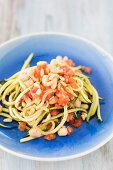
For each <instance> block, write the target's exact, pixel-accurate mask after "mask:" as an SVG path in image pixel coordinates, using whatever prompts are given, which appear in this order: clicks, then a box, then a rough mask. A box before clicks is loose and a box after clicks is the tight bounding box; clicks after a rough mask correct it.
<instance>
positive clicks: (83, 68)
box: [82, 67, 92, 74]
mask: <svg viewBox="0 0 113 170" xmlns="http://www.w3.org/2000/svg"><path fill="white" fill-rule="evenodd" d="M82 70H83V71H84V72H85V73H87V74H90V73H91V71H92V69H91V68H90V67H82Z"/></svg>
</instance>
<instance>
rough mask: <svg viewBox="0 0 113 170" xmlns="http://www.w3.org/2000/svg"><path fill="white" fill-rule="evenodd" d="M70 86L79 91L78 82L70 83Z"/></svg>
mask: <svg viewBox="0 0 113 170" xmlns="http://www.w3.org/2000/svg"><path fill="white" fill-rule="evenodd" d="M70 85H71V87H73V88H74V89H77V88H78V86H77V84H76V82H73V83H70Z"/></svg>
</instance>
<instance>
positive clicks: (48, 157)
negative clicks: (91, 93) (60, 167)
mask: <svg viewBox="0 0 113 170" xmlns="http://www.w3.org/2000/svg"><path fill="white" fill-rule="evenodd" d="M31 52H34V54H35V56H34V58H33V61H32V65H35V64H36V62H37V61H40V60H47V61H48V62H49V61H50V60H51V59H52V58H54V57H56V56H57V55H62V56H65V55H66V56H68V57H69V58H71V59H72V60H74V61H75V63H76V64H77V65H79V64H80V65H85V66H89V67H91V68H92V70H93V72H92V75H91V76H90V79H91V82H92V83H93V85H94V86H95V87H96V89H97V90H98V92H99V94H100V96H101V97H103V98H104V99H105V100H104V103H102V104H101V114H102V118H103V123H99V122H98V121H97V118H96V117H94V118H93V119H91V121H90V122H89V123H87V122H84V123H83V125H82V126H81V127H80V128H79V129H75V130H74V133H73V134H72V135H70V136H66V137H59V136H58V137H57V139H56V140H53V141H46V140H44V139H43V138H40V139H35V140H32V141H29V142H26V143H20V142H19V140H20V139H21V138H22V137H23V136H24V135H25V134H24V133H23V132H20V131H19V130H18V129H17V128H15V129H3V128H0V148H1V149H4V150H5V151H7V152H9V153H12V154H14V155H16V156H20V157H22V158H27V159H32V160H39V161H58V160H67V159H71V158H76V157H80V156H83V155H86V154H88V153H90V152H92V151H94V150H96V149H98V148H99V147H101V146H102V145H104V144H105V143H106V142H108V141H109V140H110V139H111V138H112V136H113V104H112V103H113V90H112V89H113V59H112V57H111V56H110V55H109V54H108V53H107V52H105V51H104V50H103V49H101V48H100V47H98V46H97V45H95V44H94V43H92V42H90V41H88V40H86V39H83V38H80V37H75V36H71V35H64V34H58V33H48V34H43V33H42V34H33V35H27V36H23V37H20V38H16V39H14V40H11V41H8V42H7V43H5V44H3V45H2V46H0V79H1V80H2V79H4V78H7V77H9V76H11V75H12V74H14V73H15V72H17V71H19V70H20V68H21V66H22V64H23V62H24V60H25V59H26V58H27V56H28V55H29V54H30V53H31ZM0 122H2V118H0Z"/></svg>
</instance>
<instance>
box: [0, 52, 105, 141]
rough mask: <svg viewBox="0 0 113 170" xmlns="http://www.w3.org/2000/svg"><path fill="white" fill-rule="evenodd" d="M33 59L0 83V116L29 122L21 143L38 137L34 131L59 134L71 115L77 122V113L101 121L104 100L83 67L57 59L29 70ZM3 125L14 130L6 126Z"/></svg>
mask: <svg viewBox="0 0 113 170" xmlns="http://www.w3.org/2000/svg"><path fill="white" fill-rule="evenodd" d="M32 58H33V53H31V54H30V55H29V57H28V58H27V60H26V61H25V62H24V65H23V66H22V68H21V70H20V71H19V72H17V73H15V74H14V75H12V76H11V77H9V78H7V79H5V80H4V81H0V101H1V102H2V109H1V111H0V116H2V117H4V118H10V119H12V120H13V121H16V122H18V123H19V122H25V123H26V127H27V128H26V129H27V136H26V137H24V138H22V139H20V142H27V141H29V140H33V139H35V138H38V136H37V137H33V136H30V133H29V132H30V130H31V129H36V130H37V131H39V132H40V134H41V135H40V136H44V135H50V134H55V133H57V132H58V131H59V130H60V129H61V128H62V127H63V126H64V125H65V123H66V121H67V118H68V115H69V114H70V113H73V114H75V116H76V119H77V114H78V113H81V114H83V113H85V115H86V118H85V120H86V121H87V122H88V121H89V120H90V119H91V118H92V117H93V116H94V115H95V116H97V118H98V120H99V121H102V118H101V113H100V104H99V99H101V100H102V99H103V98H101V97H99V94H98V92H97V90H96V89H95V87H94V86H93V85H92V84H91V82H90V80H89V77H87V76H86V75H84V74H83V73H82V72H81V71H80V70H82V66H81V65H80V66H73V65H68V63H69V64H70V63H71V60H68V59H67V58H64V59H63V58H61V57H60V58H58V57H57V58H56V59H53V60H52V61H51V62H50V64H48V63H46V62H38V63H37V66H33V67H30V62H31V60H32ZM66 63H67V65H66ZM44 64H45V65H44ZM42 66H43V67H42ZM45 66H46V68H45ZM65 69H67V70H65ZM62 70H63V71H64V72H63V73H62ZM47 72H48V73H47ZM68 73H69V74H70V76H69V75H68V76H67V74H68ZM39 74H40V76H39V77H37V76H38V75H39ZM66 76H67V77H66ZM65 77H66V78H65ZM48 96H50V97H49V98H48ZM63 99H64V100H63ZM77 102H79V105H78V104H77ZM85 106H86V107H85ZM87 106H88V107H87ZM49 125H51V126H50V127H49ZM0 126H1V127H2V128H8V129H9V128H11V126H6V125H5V123H4V124H2V123H0Z"/></svg>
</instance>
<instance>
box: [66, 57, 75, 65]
mask: <svg viewBox="0 0 113 170" xmlns="http://www.w3.org/2000/svg"><path fill="white" fill-rule="evenodd" d="M65 63H66V64H67V65H68V66H71V67H74V66H75V63H74V62H73V61H72V60H70V59H68V60H66V61H65Z"/></svg>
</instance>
